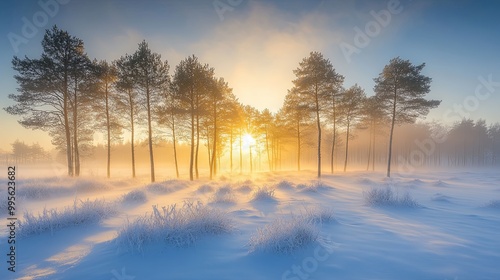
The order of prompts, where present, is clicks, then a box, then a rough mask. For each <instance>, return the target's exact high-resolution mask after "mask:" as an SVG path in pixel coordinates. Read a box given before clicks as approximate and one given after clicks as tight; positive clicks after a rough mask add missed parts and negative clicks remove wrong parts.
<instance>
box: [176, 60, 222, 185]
mask: <svg viewBox="0 0 500 280" xmlns="http://www.w3.org/2000/svg"><path fill="white" fill-rule="evenodd" d="M213 75H214V69H213V68H210V67H209V66H208V65H207V64H205V65H202V64H201V63H200V62H199V61H198V58H197V57H196V56H194V55H192V56H189V57H188V58H186V59H184V60H182V61H181V62H180V63H179V65H177V66H176V68H175V73H174V75H173V81H172V82H173V84H174V86H175V87H176V88H177V89H178V91H177V92H176V98H179V100H180V101H181V106H182V108H184V109H185V110H186V111H187V112H188V114H189V115H190V118H191V120H190V126H191V151H190V160H189V179H190V180H193V179H194V175H196V178H198V152H199V144H200V121H201V118H202V116H203V115H204V114H205V113H206V112H205V108H204V105H205V103H206V100H207V98H208V91H209V90H210V83H211V81H212V79H213ZM193 171H194V172H195V173H196V174H193Z"/></svg>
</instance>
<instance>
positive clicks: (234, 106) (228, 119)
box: [220, 92, 242, 172]
mask: <svg viewBox="0 0 500 280" xmlns="http://www.w3.org/2000/svg"><path fill="white" fill-rule="evenodd" d="M239 105H240V104H239V103H238V98H236V96H235V95H234V94H233V93H232V92H229V93H228V94H227V96H226V97H225V98H224V99H223V100H222V105H221V106H220V110H221V111H222V112H221V119H220V123H221V124H222V125H223V127H221V130H222V133H225V134H226V135H227V138H228V146H229V169H230V171H231V172H232V171H233V151H234V149H233V146H234V142H235V139H236V136H237V132H238V128H239V127H240V124H241V123H242V114H241V108H240V106H239Z"/></svg>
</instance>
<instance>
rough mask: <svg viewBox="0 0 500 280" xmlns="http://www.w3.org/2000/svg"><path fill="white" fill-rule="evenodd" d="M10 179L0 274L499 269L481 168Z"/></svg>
mask: <svg viewBox="0 0 500 280" xmlns="http://www.w3.org/2000/svg"><path fill="white" fill-rule="evenodd" d="M2 185H6V184H5V182H2ZM17 185H18V188H17V203H18V205H19V207H20V209H18V215H17V216H18V218H19V219H20V220H21V222H24V223H23V224H22V227H21V228H18V229H17V235H18V236H17V243H16V244H17V263H16V272H15V273H12V272H9V271H7V267H8V264H6V262H5V260H6V253H8V252H7V250H8V249H7V245H6V237H7V234H8V233H7V230H6V229H5V227H3V229H2V231H1V232H0V234H1V237H0V242H1V243H0V249H1V250H2V251H1V254H2V255H3V256H4V257H3V258H2V259H5V260H2V262H1V263H2V265H1V269H0V279H116V280H121V279H419V280H420V279H443V280H444V279H453V280H463V279H500V266H499V264H500V238H499V236H500V235H499V233H500V174H499V173H498V172H493V171H491V172H486V171H474V172H425V173H424V172H421V173H418V174H408V175H396V176H395V177H394V178H391V179H387V178H384V176H383V174H382V173H371V172H352V173H346V174H338V175H325V176H324V177H323V178H322V179H321V181H317V180H316V179H315V178H314V173H312V172H301V173H297V172H289V173H285V172H278V173H264V174H259V175H255V176H254V177H237V176H235V177H230V176H227V177H220V178H219V180H217V181H214V182H211V181H208V180H200V181H195V182H189V181H185V180H166V181H161V182H158V183H155V184H148V183H147V182H146V178H142V179H136V180H128V179H122V180H119V179H112V180H95V179H92V178H89V177H87V178H81V179H79V180H73V179H67V178H62V177H49V178H40V179H22V178H20V179H18V182H17ZM132 191H133V192H132ZM5 195H6V194H5V193H4V192H2V193H1V197H0V201H1V203H2V204H1V205H0V209H1V215H0V218H1V219H2V220H4V221H5V222H6V221H7V220H6V218H7V215H6V212H7V211H6V209H5V201H6V198H5ZM174 204H175V207H172V205H174ZM153 206H155V207H153ZM163 207H165V208H163ZM44 209H45V212H44ZM51 209H52V210H51ZM65 209H66V210H65ZM154 209H156V211H154ZM22 213H28V214H30V215H25V216H23V215H22Z"/></svg>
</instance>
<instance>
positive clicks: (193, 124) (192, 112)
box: [189, 92, 195, 181]
mask: <svg viewBox="0 0 500 280" xmlns="http://www.w3.org/2000/svg"><path fill="white" fill-rule="evenodd" d="M192 96H193V93H192V92H191V97H192ZM194 126H195V123H194V100H193V99H191V153H190V158H189V180H191V181H193V164H194V129H195V127H194Z"/></svg>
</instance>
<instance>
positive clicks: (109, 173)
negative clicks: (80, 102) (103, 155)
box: [104, 81, 111, 178]
mask: <svg viewBox="0 0 500 280" xmlns="http://www.w3.org/2000/svg"><path fill="white" fill-rule="evenodd" d="M104 95H105V96H104V97H105V98H106V131H107V133H108V135H107V138H108V139H107V140H108V144H107V148H108V162H107V166H106V175H107V177H108V178H109V177H111V125H110V122H109V96H108V83H107V81H106V84H105V89H104Z"/></svg>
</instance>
